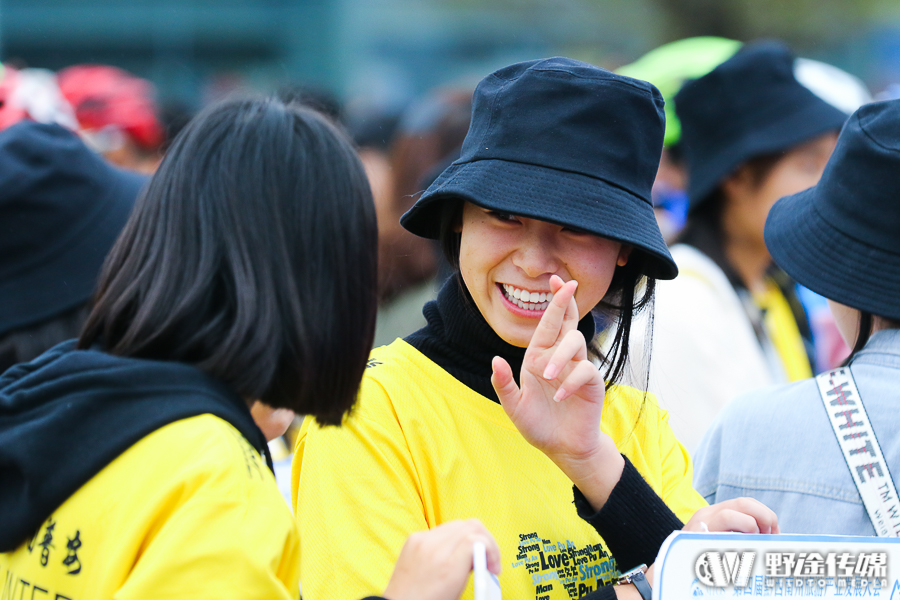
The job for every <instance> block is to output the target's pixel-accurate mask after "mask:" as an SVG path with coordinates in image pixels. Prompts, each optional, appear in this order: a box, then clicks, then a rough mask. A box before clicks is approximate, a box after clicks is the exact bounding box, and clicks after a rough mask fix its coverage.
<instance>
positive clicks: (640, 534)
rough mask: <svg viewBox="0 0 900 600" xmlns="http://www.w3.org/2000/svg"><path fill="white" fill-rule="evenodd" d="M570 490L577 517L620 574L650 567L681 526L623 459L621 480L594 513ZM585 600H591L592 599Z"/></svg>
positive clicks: (581, 497)
mask: <svg viewBox="0 0 900 600" xmlns="http://www.w3.org/2000/svg"><path fill="white" fill-rule="evenodd" d="M573 489H574V490H575V508H576V509H577V510H578V516H579V517H581V518H582V519H584V520H585V521H587V522H588V523H590V524H591V525H592V526H593V527H594V529H596V530H597V533H599V534H600V537H602V538H603V541H604V542H606V546H607V548H608V549H609V552H610V554H612V555H613V556H614V557H615V559H616V567H617V568H618V569H619V571H621V572H622V573H624V572H625V571H628V570H631V569H633V568H635V567H637V566H638V565H640V564H646V565H650V564H652V563H653V561H655V560H656V555H657V553H658V552H659V548H660V546H662V543H663V542H664V541H665V539H666V538H667V537H669V534H670V533H672V532H673V531H675V530H676V529H681V528H682V527H683V526H684V523H682V522H681V520H680V519H679V518H678V517H676V516H675V513H673V512H672V510H671V509H670V508H669V507H668V506H666V503H665V502H663V499H662V498H660V497H659V496H658V495H657V494H656V492H655V491H653V488H651V487H650V485H649V484H648V483H647V482H646V481H644V478H643V477H641V474H640V473H639V472H638V470H637V469H636V468H635V467H634V465H632V464H631V461H630V460H628V458H627V457H625V469H624V470H623V471H622V478H621V479H620V480H619V483H617V484H616V486H615V487H614V488H613V490H612V493H611V494H610V495H609V500H607V501H606V504H604V505H603V508H601V509H600V510H599V511H597V512H595V511H594V509H593V507H591V505H590V503H589V502H588V501H587V498H585V497H584V494H582V493H581V490H579V489H578V488H577V487H574V488H573ZM607 587H609V586H607ZM597 591H598V592H599V591H600V590H597ZM610 597H612V596H610ZM586 598H591V600H595V596H593V595H590V596H586ZM600 598H603V596H596V599H597V600H599V599H600Z"/></svg>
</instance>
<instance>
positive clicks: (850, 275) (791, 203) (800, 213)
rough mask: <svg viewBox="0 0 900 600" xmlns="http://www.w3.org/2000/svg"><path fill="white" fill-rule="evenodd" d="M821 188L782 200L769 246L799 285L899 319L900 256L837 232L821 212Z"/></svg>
mask: <svg viewBox="0 0 900 600" xmlns="http://www.w3.org/2000/svg"><path fill="white" fill-rule="evenodd" d="M819 193H820V190H819V188H818V187H812V188H810V189H808V190H804V191H802V192H800V193H799V194H794V195H792V196H786V197H784V198H782V199H780V200H779V201H778V202H776V203H775V205H774V206H773V207H772V209H771V210H770V211H769V216H768V218H767V219H766V228H765V240H766V247H767V248H768V249H769V253H770V254H771V255H772V259H773V260H774V261H775V263H776V264H777V265H778V266H779V267H781V268H782V269H783V270H784V271H785V272H786V273H787V274H788V275H790V276H791V277H793V278H794V279H795V280H796V281H797V282H798V283H800V284H801V285H803V286H806V287H808V288H809V289H811V290H812V291H814V292H816V293H817V294H821V295H822V296H825V297H826V298H828V299H830V300H834V301H836V302H839V303H841V304H845V305H847V306H850V307H853V308H857V309H861V310H864V311H868V312H870V313H872V314H874V315H879V316H882V317H887V318H890V319H900V304H898V301H897V299H898V298H900V256H898V255H897V254H896V253H894V252H888V251H885V250H882V249H881V248H879V247H877V246H874V245H872V244H871V243H869V242H867V241H865V240H860V239H856V238H855V237H853V236H851V235H848V234H847V233H846V232H844V231H842V230H841V229H838V228H837V227H835V226H834V225H833V224H832V223H831V222H830V221H829V220H827V219H825V218H824V217H823V216H822V214H821V213H820V211H819V210H818V208H817V206H816V205H817V195H818V194H819Z"/></svg>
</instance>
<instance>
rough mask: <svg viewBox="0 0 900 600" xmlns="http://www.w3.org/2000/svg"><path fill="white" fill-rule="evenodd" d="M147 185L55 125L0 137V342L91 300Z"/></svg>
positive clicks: (29, 125) (16, 128) (28, 125)
mask: <svg viewBox="0 0 900 600" xmlns="http://www.w3.org/2000/svg"><path fill="white" fill-rule="evenodd" d="M146 181H147V178H146V177H145V176H142V175H137V174H135V173H130V172H126V171H121V170H119V169H116V168H114V167H112V166H110V165H109V164H107V163H106V161H104V160H103V159H102V158H100V157H99V156H97V155H96V154H94V153H93V152H92V151H91V150H89V149H88V148H87V146H85V145H84V143H83V142H82V141H81V139H80V138H79V137H78V136H77V135H76V134H74V133H73V132H71V131H69V130H68V129H65V128H63V127H60V126H59V125H46V124H41V123H34V122H30V121H23V122H21V123H17V124H15V125H13V126H12V127H9V128H8V129H5V130H3V131H0V336H2V335H5V334H6V333H8V332H10V331H13V330H15V329H19V328H21V327H26V326H28V325H32V324H35V323H39V322H41V321H44V320H46V319H49V318H51V317H53V316H55V315H57V314H59V313H62V312H64V311H66V310H68V309H70V308H75V307H77V306H78V305H80V304H84V303H86V302H87V301H88V300H89V299H90V298H91V295H92V294H93V292H94V286H95V285H96V283H97V278H98V276H99V274H100V268H101V266H102V265H103V261H104V259H105V258H106V254H107V253H108V252H109V250H110V248H112V245H113V242H114V241H115V240H116V237H118V235H119V232H120V231H121V230H122V227H123V226H124V225H125V221H127V220H128V216H129V214H130V213H131V209H132V207H133V205H134V201H135V199H136V198H137V195H138V193H139V192H140V189H141V187H142V186H143V184H144V183H145V182H146Z"/></svg>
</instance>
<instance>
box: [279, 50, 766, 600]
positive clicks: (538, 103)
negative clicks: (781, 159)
mask: <svg viewBox="0 0 900 600" xmlns="http://www.w3.org/2000/svg"><path fill="white" fill-rule="evenodd" d="M663 123H664V119H663V102H662V98H661V96H660V94H659V92H658V91H657V90H656V88H654V87H653V86H651V85H650V84H648V83H646V82H643V81H639V80H635V79H631V78H628V77H624V76H620V75H616V74H613V73H610V72H608V71H605V70H603V69H599V68H597V67H594V66H592V65H588V64H585V63H582V62H579V61H575V60H571V59H567V58H551V59H546V60H537V61H530V62H524V63H518V64H515V65H512V66H509V67H506V68H503V69H500V70H499V71H497V72H495V73H493V74H491V75H489V76H488V77H486V78H485V79H483V80H482V81H481V83H480V84H479V85H478V87H477V89H476V91H475V95H474V101H473V110H472V123H471V126H470V128H469V132H468V135H467V136H466V139H465V142H464V144H463V148H462V153H461V156H460V158H459V159H458V160H456V161H455V162H454V163H453V164H452V165H450V166H449V167H448V168H447V169H446V170H445V171H444V172H443V174H441V175H440V176H439V177H438V179H437V180H436V181H435V182H434V183H433V184H432V185H431V186H430V187H429V188H428V190H427V191H426V192H425V193H424V194H423V195H422V196H421V198H420V199H419V200H418V201H417V202H416V204H415V205H414V206H413V208H412V209H411V210H410V211H409V212H407V213H406V214H405V215H404V216H403V218H402V224H403V226H404V227H406V228H407V229H408V230H409V231H411V232H413V233H415V234H417V235H420V236H423V237H427V238H433V239H440V241H441V243H442V245H443V247H444V249H445V252H446V254H447V258H448V260H450V261H451V263H452V264H453V265H455V267H456V269H457V271H456V274H455V275H454V276H452V277H451V278H450V279H449V280H448V282H447V283H446V284H445V285H444V287H443V288H442V290H441V291H440V293H439V295H438V298H437V300H436V301H434V302H431V303H429V304H426V305H425V308H424V313H425V317H426V319H427V322H428V324H427V326H426V327H425V328H423V329H421V330H419V331H418V332H416V333H414V334H412V335H411V336H409V337H407V338H406V339H405V340H397V341H395V342H393V343H392V344H390V345H388V346H386V347H382V348H378V349H376V350H375V351H373V353H372V355H371V358H370V360H369V365H368V368H367V370H366V374H365V376H364V378H363V384H362V387H361V390H360V398H359V402H358V405H357V407H356V410H355V411H354V413H353V414H352V415H350V416H349V417H348V418H347V419H346V420H345V422H344V425H343V426H342V427H341V428H330V427H327V426H325V425H324V424H322V423H319V422H307V423H305V424H304V427H303V429H302V430H301V432H300V439H299V441H298V445H297V452H296V456H295V459H294V472H293V484H292V485H293V491H294V502H295V504H296V506H297V520H298V523H299V527H300V542H301V549H302V550H303V552H301V566H300V569H301V579H302V581H303V585H304V593H308V594H309V596H310V597H315V598H322V599H326V600H327V599H331V598H335V599H337V598H344V597H348V596H356V595H360V594H366V593H371V592H372V591H373V590H378V589H381V588H382V586H383V585H384V582H385V581H386V580H387V578H388V576H389V575H390V572H391V567H392V565H393V563H394V561H395V560H396V558H397V553H398V551H399V549H400V547H401V545H402V543H403V540H404V539H405V538H406V536H407V535H409V533H410V532H411V531H416V530H419V529H424V528H431V527H437V526H439V525H441V524H442V523H445V522H447V521H449V520H451V519H461V518H469V517H473V516H474V517H478V518H479V519H480V520H481V521H482V522H483V523H484V524H485V526H486V527H487V528H488V530H490V531H491V533H493V535H494V536H495V538H496V539H497V542H498V544H499V548H500V551H501V552H502V556H503V560H504V569H503V574H502V575H501V576H500V584H501V586H502V589H503V594H504V596H508V597H511V598H522V599H524V598H531V597H535V598H536V597H538V596H541V597H545V598H551V599H553V600H558V599H562V598H570V597H571V596H572V595H573V594H576V593H577V595H578V596H586V595H590V597H591V598H614V597H621V598H625V597H632V598H640V597H643V598H649V596H648V595H646V594H649V589H648V588H646V587H637V586H635V585H633V584H624V582H623V585H620V586H611V585H607V584H609V583H611V582H613V581H615V580H616V576H617V573H618V572H624V571H627V570H629V569H631V568H633V567H638V566H639V565H641V563H647V564H649V563H652V562H653V560H654V559H655V557H656V553H657V551H658V549H659V546H660V544H661V543H662V541H663V540H664V539H665V538H666V537H667V536H668V535H669V534H670V533H671V532H672V531H673V530H675V529H679V528H681V527H682V525H683V522H684V521H688V519H691V517H692V515H694V517H693V519H694V520H693V521H692V522H691V526H692V527H693V526H696V527H699V520H698V519H702V520H703V521H704V522H705V523H707V524H708V525H709V527H710V528H713V529H716V528H718V527H723V528H725V529H736V530H742V531H743V530H748V531H758V530H763V531H773V530H777V524H776V522H775V521H774V515H773V514H772V513H771V511H768V510H766V509H765V508H764V507H762V506H761V505H759V504H758V503H754V502H752V501H744V500H741V501H732V503H731V504H727V505H720V506H717V507H709V508H704V507H705V503H704V502H703V501H702V499H701V498H700V496H699V495H698V494H697V493H696V492H695V491H694V490H693V488H692V487H691V474H692V471H691V463H690V459H689V457H688V456H687V453H686V452H685V451H684V449H683V448H682V447H681V445H680V444H679V443H678V441H677V440H676V439H675V437H674V436H673V435H672V432H671V430H670V429H669V427H668V424H667V422H666V420H667V417H666V415H665V413H664V412H662V411H661V410H660V409H659V408H658V406H657V404H656V401H655V399H654V398H652V397H651V396H647V395H645V394H644V393H642V392H640V391H638V390H635V389H632V388H628V387H625V386H621V385H617V384H616V380H617V378H618V376H619V375H620V374H621V373H622V369H623V365H624V364H625V361H626V360H627V348H628V336H629V325H630V321H631V318H632V315H633V313H634V312H635V311H636V310H638V309H639V308H640V307H643V306H645V305H646V304H648V303H649V302H651V299H652V294H653V285H654V279H655V278H672V277H674V276H675V275H676V273H677V270H676V267H675V264H674V262H673V261H672V259H671V257H670V255H669V252H668V250H667V248H666V245H665V243H664V242H663V240H662V236H661V235H660V232H659V228H658V227H657V225H656V220H655V218H654V215H653V208H652V205H651V202H650V188H651V186H652V184H653V178H654V175H655V173H656V168H657V165H658V163H659V157H660V152H661V149H662V140H663V129H664V126H663ZM598 305H599V306H601V307H602V310H603V311H605V313H606V314H607V315H608V316H609V318H610V319H612V320H614V323H615V325H614V327H615V328H616V332H615V338H616V342H617V343H616V344H615V346H614V349H613V351H612V352H611V353H610V354H608V355H605V356H596V357H595V358H597V359H598V360H600V361H602V362H603V364H604V366H603V368H604V373H603V374H601V371H600V370H599V369H598V368H597V366H596V365H595V364H594V363H593V362H592V361H591V357H592V356H591V354H592V352H591V351H590V350H589V348H588V345H587V341H589V340H591V339H592V338H593V336H594V329H595V324H594V320H593V317H592V315H591V309H592V308H594V307H595V306H598ZM604 380H605V381H604ZM573 482H574V483H575V484H576V486H577V488H576V489H575V492H574V493H575V499H576V501H575V503H576V507H573V506H572V497H573V490H572V483H573ZM301 508H302V510H301ZM582 517H584V518H582ZM307 549H308V550H309V552H310V553H309V554H307V553H306V552H307ZM315 552H318V557H317V556H315V554H314V553H315ZM576 557H577V561H578V565H577V566H576V562H575V561H576ZM642 577H643V576H642ZM647 579H652V571H651V572H650V575H648V576H647ZM642 581H643V579H642ZM644 583H646V581H644ZM463 597H464V598H467V599H471V598H472V597H473V592H472V590H471V588H469V589H467V591H466V593H465V594H464V595H463Z"/></svg>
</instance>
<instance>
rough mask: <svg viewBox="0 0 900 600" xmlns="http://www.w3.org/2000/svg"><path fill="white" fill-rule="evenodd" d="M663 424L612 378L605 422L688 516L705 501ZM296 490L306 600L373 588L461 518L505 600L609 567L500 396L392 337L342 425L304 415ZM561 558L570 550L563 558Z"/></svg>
mask: <svg viewBox="0 0 900 600" xmlns="http://www.w3.org/2000/svg"><path fill="white" fill-rule="evenodd" d="M667 419H668V417H667V415H666V413H665V412H664V411H662V410H660V409H659V408H658V406H657V404H656V401H655V399H654V398H653V397H652V396H649V397H648V398H647V400H646V401H644V396H643V394H641V393H640V392H638V391H636V390H634V389H631V388H626V387H622V386H618V387H613V388H612V389H611V390H610V392H609V393H608V394H607V400H606V404H605V407H604V410H603V419H602V429H603V431H605V432H606V433H608V434H609V435H611V436H612V437H613V439H614V440H615V441H616V443H617V446H618V448H619V450H620V451H621V452H622V453H623V454H625V455H626V456H628V457H629V459H630V460H631V461H632V463H633V464H634V465H635V467H637V469H638V470H639V471H640V472H641V474H642V475H643V476H644V478H645V479H646V480H647V482H648V483H649V484H650V485H651V486H652V487H653V489H654V490H656V492H657V493H658V494H660V496H661V497H662V498H663V499H664V500H665V501H666V503H667V504H668V505H669V507H670V508H671V509H672V510H673V511H674V512H675V514H676V515H678V517H679V518H681V519H682V520H686V519H688V518H689V517H690V516H691V515H692V514H693V512H694V511H695V510H696V509H697V508H699V507H701V506H704V505H705V502H704V501H703V499H702V498H701V497H700V496H699V495H698V494H697V492H695V491H694V489H693V488H692V486H691V463H690V459H689V457H688V455H687V453H686V452H685V451H684V449H683V447H682V446H681V445H680V444H679V443H678V441H677V440H676V439H675V437H674V436H673V434H672V432H671V429H670V428H669V426H668V423H667ZM292 487H293V497H294V503H295V513H296V516H297V523H298V526H299V529H300V543H301V561H300V580H301V582H302V585H303V590H304V593H305V594H306V595H307V596H308V597H309V598H312V599H314V600H329V599H335V600H338V599H340V600H345V599H346V598H352V597H360V596H365V595H367V594H377V593H379V592H380V591H382V590H383V589H384V587H385V585H386V584H387V581H388V579H389V577H390V574H391V572H392V570H393V567H394V563H395V561H396V559H397V556H398V554H399V552H400V549H401V547H402V546H403V543H404V541H405V540H406V538H407V536H408V535H409V534H410V533H412V532H414V531H418V530H423V529H428V528H431V527H434V526H436V525H439V524H441V523H444V522H446V521H450V520H453V519H464V518H471V517H477V518H479V519H481V520H482V521H483V522H484V524H485V525H486V526H487V528H488V529H489V530H490V531H491V532H492V533H493V534H494V536H495V537H496V538H497V541H498V543H499V545H500V550H501V553H502V559H503V574H502V575H501V577H500V583H501V586H502V588H503V594H504V596H505V597H508V598H516V599H525V598H536V599H537V598H544V599H545V600H551V599H552V600H557V599H558V600H562V599H567V600H568V598H569V597H570V593H569V592H570V591H572V590H574V591H575V592H576V593H577V592H579V591H580V592H582V593H583V592H584V591H587V590H588V589H589V588H590V589H596V587H597V586H598V585H599V584H601V583H607V582H609V581H610V580H611V579H612V578H613V576H614V574H615V570H616V569H615V562H614V560H612V559H611V557H609V555H608V553H607V551H606V549H605V546H604V544H603V541H602V540H601V539H600V537H599V535H598V534H597V532H596V531H595V530H594V529H593V528H592V527H591V526H590V525H589V524H587V523H586V522H585V521H583V520H581V519H580V518H579V517H578V516H577V514H576V512H575V508H574V507H573V505H572V484H571V482H570V481H569V480H568V479H567V478H566V477H565V475H563V474H562V472H561V471H559V469H557V467H556V466H555V465H554V464H553V463H552V462H551V461H550V460H549V459H548V458H547V457H546V456H544V455H543V454H542V453H541V452H539V451H538V450H536V449H535V448H533V447H532V446H530V445H529V444H528V443H527V442H526V441H525V440H524V438H522V436H521V435H520V434H519V432H518V431H517V430H516V428H515V427H514V426H513V424H512V423H511V422H510V420H509V418H508V417H507V416H506V414H505V413H504V411H503V408H502V407H501V406H500V405H498V404H496V403H495V402H492V401H490V400H489V399H487V398H485V397H484V396H481V395H479V394H477V393H476V392H474V391H473V390H471V389H470V388H468V387H466V386H465V385H463V384H462V383H460V382H459V381H458V380H456V379H454V378H453V377H451V376H450V375H449V374H448V373H447V372H446V371H444V370H443V369H442V368H440V367H439V366H438V365H436V364H435V363H433V362H432V361H431V360H429V359H428V358H427V357H425V356H424V355H423V354H421V353H420V352H419V351H418V350H416V349H415V348H413V347H412V346H410V345H409V344H407V343H406V342H403V341H401V340H398V341H396V342H394V343H393V344H391V345H390V346H386V347H383V348H379V349H376V350H375V351H374V352H373V354H372V356H371V359H370V361H369V368H368V369H367V370H366V375H365V377H364V379H363V383H362V388H361V391H360V397H359V403H358V405H357V406H356V408H355V409H354V412H353V413H352V415H351V416H350V417H349V418H348V419H347V420H346V422H345V424H344V426H342V427H340V428H335V427H320V426H319V425H317V424H315V423H312V424H310V423H306V424H304V428H303V430H302V431H301V434H300V439H299V441H298V446H297V451H296V456H295V458H294V466H293V477H292ZM564 553H565V554H567V555H569V556H574V557H575V558H573V559H572V560H567V561H565V562H566V563H567V564H562V562H563V561H562V554H564ZM472 597H473V596H472V590H471V585H470V587H469V589H467V591H466V593H465V595H464V596H463V598H466V599H471V598H472Z"/></svg>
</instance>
